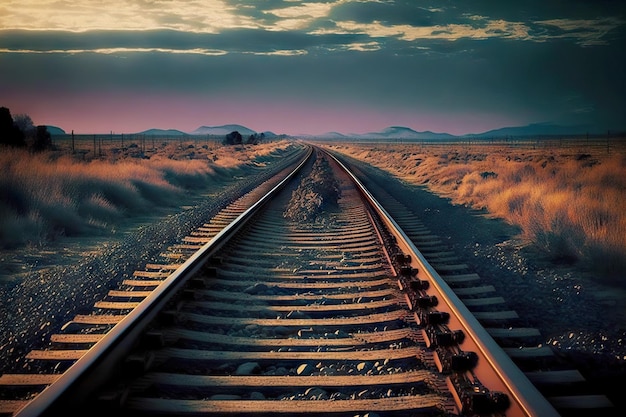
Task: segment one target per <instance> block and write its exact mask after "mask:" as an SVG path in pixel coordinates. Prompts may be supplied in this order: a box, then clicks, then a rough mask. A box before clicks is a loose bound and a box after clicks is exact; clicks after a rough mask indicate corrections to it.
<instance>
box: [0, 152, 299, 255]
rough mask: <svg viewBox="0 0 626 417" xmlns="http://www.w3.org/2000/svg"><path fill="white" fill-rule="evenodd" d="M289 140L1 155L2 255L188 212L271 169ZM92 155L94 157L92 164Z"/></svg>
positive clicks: (0, 214)
mask: <svg viewBox="0 0 626 417" xmlns="http://www.w3.org/2000/svg"><path fill="white" fill-rule="evenodd" d="M288 146H291V145H290V143H289V142H286V141H275V142H267V143H261V144H258V145H240V146H238V147H234V146H223V145H220V144H218V143H217V142H211V143H210V144H209V143H207V142H205V141H193V140H187V141H184V142H183V141H179V140H176V141H164V142H162V143H161V144H160V145H155V146H154V147H150V148H149V149H146V147H145V145H144V146H139V145H137V144H133V143H128V142H127V146H126V147H118V146H110V147H107V146H105V147H104V148H102V145H100V147H99V149H98V154H97V156H96V155H95V154H91V155H86V153H85V152H71V151H69V150H67V149H62V148H61V149H62V150H59V147H57V150H56V151H49V152H42V153H30V152H28V151H27V150H20V149H11V148H2V149H0V249H15V248H19V247H24V246H35V247H37V246H43V245H45V244H46V242H49V241H53V240H56V239H58V238H60V237H63V236H90V235H97V234H106V233H109V232H111V231H112V230H115V228H116V227H118V226H119V223H120V222H121V221H123V220H124V219H129V218H136V217H138V216H142V215H148V214H154V213H155V212H158V211H159V210H160V209H164V208H168V207H170V208H171V207H180V206H181V204H184V202H185V199H186V198H188V197H190V196H192V195H196V196H197V195H198V193H199V192H202V191H206V190H207V189H209V187H210V186H211V185H212V184H216V183H220V182H223V181H224V179H225V178H232V177H233V176H234V175H245V173H244V171H243V170H242V171H241V172H239V173H238V171H237V169H240V168H243V167H245V166H248V167H249V168H254V167H256V166H259V165H263V164H264V163H265V162H264V161H265V159H264V158H265V156H267V155H269V154H271V153H272V152H275V151H277V150H278V149H284V148H287V147H288ZM86 156H89V157H88V158H87V157H86Z"/></svg>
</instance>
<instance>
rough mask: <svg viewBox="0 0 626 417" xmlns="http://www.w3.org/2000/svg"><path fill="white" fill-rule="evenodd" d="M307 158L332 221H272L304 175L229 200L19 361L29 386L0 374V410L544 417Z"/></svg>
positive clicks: (430, 277)
mask: <svg viewBox="0 0 626 417" xmlns="http://www.w3.org/2000/svg"><path fill="white" fill-rule="evenodd" d="M316 158H317V159H325V160H328V161H329V165H328V166H329V167H330V168H331V169H332V172H333V173H334V176H335V178H336V179H337V181H338V183H339V185H340V189H341V198H340V199H339V200H338V202H337V207H336V208H334V209H332V210H331V209H328V210H327V211H326V212H324V213H323V214H320V218H319V221H316V222H308V223H307V222H298V221H292V220H288V219H286V218H285V216H284V213H285V207H286V205H287V204H288V202H289V201H290V199H292V198H293V197H292V191H293V190H294V189H295V188H296V187H297V186H298V184H299V182H300V177H301V176H304V177H306V176H308V175H309V174H310V172H311V170H313V169H315V168H312V165H313V162H312V161H308V162H306V163H303V164H301V165H299V166H298V168H297V169H295V170H294V171H293V173H292V174H290V176H289V177H287V178H285V180H283V181H282V182H280V184H278V185H276V186H275V187H274V188H272V191H270V192H269V193H267V194H266V193H265V191H260V190H256V191H255V192H253V193H252V194H250V195H247V196H244V197H243V198H242V199H241V200H239V201H236V202H234V203H233V204H231V206H229V207H227V208H226V209H224V210H223V211H222V212H221V213H220V214H218V215H217V216H216V217H215V218H213V219H212V220H211V221H209V222H208V223H207V224H206V225H204V226H203V227H201V228H199V229H198V230H197V231H196V232H194V233H192V234H191V235H190V236H188V237H187V238H185V239H184V241H183V242H182V243H181V244H179V245H176V246H175V247H173V248H172V251H171V252H169V253H166V254H164V260H166V261H165V262H163V263H161V264H152V265H147V266H146V270H145V271H137V272H136V273H135V276H134V277H133V278H132V279H128V280H126V281H124V282H123V283H122V286H121V287H120V288H119V289H117V290H113V291H111V292H110V293H109V295H108V296H107V299H105V300H102V301H101V302H99V303H96V304H95V305H94V311H93V313H92V314H89V315H81V316H76V317H75V318H74V319H73V320H72V321H70V322H69V323H67V325H66V326H64V327H63V329H61V331H60V332H59V333H58V334H56V335H53V336H52V338H51V345H50V347H49V348H48V349H45V350H36V351H33V352H31V353H30V354H29V356H28V360H29V361H32V362H37V363H42V365H41V366H38V367H37V369H39V370H40V372H39V373H36V374H35V373H33V374H21V375H20V374H10V375H2V376H0V385H2V391H1V392H2V399H3V401H2V402H0V407H2V408H1V410H2V411H4V412H5V413H7V414H13V413H14V414H15V415H17V416H34V415H44V416H48V415H49V416H56V415H87V414H89V413H95V412H96V411H94V410H100V411H102V410H106V411H107V412H109V413H116V414H118V415H141V414H165V415H167V414H170V415H198V414H207V415H209V414H210V415H224V414H240V415H269V414H275V413H281V414H287V415H293V414H318V415H328V414H332V415H347V416H348V415H349V416H354V415H355V414H366V413H372V414H370V415H373V414H374V413H376V414H378V415H437V416H438V415H474V414H481V415H507V416H530V415H541V416H551V415H558V413H557V412H556V411H555V409H554V407H553V406H552V405H551V404H550V403H549V402H548V401H547V400H546V398H545V397H544V396H543V395H542V394H541V393H540V392H539V391H538V390H537V389H536V388H535V386H534V385H533V384H532V383H531V382H530V381H529V380H528V377H527V376H526V375H525V374H524V373H523V372H522V371H521V370H520V368H519V367H518V366H517V365H515V364H514V363H513V362H512V361H511V359H510V357H509V356H508V355H507V354H506V353H505V352H504V350H503V349H502V348H501V347H500V346H498V345H497V344H496V343H495V342H494V340H493V338H492V336H491V335H490V334H489V333H488V332H487V331H486V330H485V328H484V327H483V326H482V325H481V324H480V323H479V322H478V321H477V319H476V317H475V314H476V312H475V313H474V314H472V313H471V312H470V311H469V310H468V309H467V307H466V306H465V304H463V302H461V300H460V299H459V298H458V296H457V294H455V293H454V292H453V291H451V290H450V288H449V286H448V284H447V283H446V282H445V281H444V280H443V279H442V278H441V276H440V275H439V273H438V272H437V271H435V270H434V269H433V268H432V267H431V266H430V264H429V263H428V262H427V261H426V260H425V258H424V257H423V255H422V254H421V253H420V252H419V251H417V249H416V248H415V245H414V244H413V243H412V242H411V240H410V239H409V238H407V236H406V235H405V234H404V233H403V232H402V231H401V230H400V229H399V227H398V226H397V223H396V222H395V221H394V220H393V219H391V218H390V217H388V216H386V214H385V210H384V209H383V208H382V206H380V204H378V203H377V201H376V200H375V199H374V198H373V196H372V195H371V194H370V193H369V192H368V191H367V190H364V188H363V187H362V186H361V185H360V183H359V182H358V180H356V178H355V177H353V176H352V175H351V174H349V173H347V172H346V171H344V169H343V168H342V167H341V166H340V165H339V164H338V163H337V162H336V161H335V160H333V159H331V158H330V157H329V156H328V155H326V154H324V153H322V152H321V151H319V150H317V151H316V152H314V153H313V154H312V157H311V159H316ZM272 185H273V184H272ZM413 232H415V233H421V231H420V230H417V229H416V230H413ZM422 236H427V235H422ZM428 241H429V239H428V238H425V240H424V242H428ZM425 246H429V245H428V244H427V243H425ZM436 246H437V244H436V243H433V244H432V245H430V247H431V248H433V247H436ZM439 252H441V251H440V250H439ZM438 256H439V259H440V261H441V262H440V264H441V265H440V266H443V268H440V269H443V270H445V269H446V268H445V266H446V263H445V262H446V261H445V259H446V257H447V256H449V255H446V254H441V253H440V254H439V255H438ZM447 265H448V266H449V268H451V269H455V268H456V267H453V266H451V265H454V264H452V263H448V264H447ZM468 276H469V275H468V274H457V280H458V281H459V282H460V281H463V280H466V279H467V277H468ZM463 277H465V278H463ZM452 281H454V280H452ZM468 281H471V279H469V280H468ZM463 288H464V289H463V291H461V293H463V292H465V294H466V295H467V296H468V297H470V298H471V297H472V296H473V295H475V294H482V293H484V292H488V291H486V290H485V289H484V288H480V286H472V285H466V286H464V287H463ZM478 299H480V298H478ZM470 304H471V303H470ZM43 387H46V388H45V389H43V390H42V388H43Z"/></svg>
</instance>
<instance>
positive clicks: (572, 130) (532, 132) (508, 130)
mask: <svg viewBox="0 0 626 417" xmlns="http://www.w3.org/2000/svg"><path fill="white" fill-rule="evenodd" d="M235 130H236V131H238V132H239V133H241V135H242V136H243V137H247V136H250V135H253V134H257V133H261V132H256V131H254V130H252V129H250V128H248V127H245V126H242V125H239V124H227V125H220V126H200V127H198V128H197V129H195V130H193V131H191V132H183V131H180V130H175V129H148V130H144V131H143V132H138V134H143V135H156V136H185V135H210V136H225V135H227V134H228V133H230V132H233V131H235ZM262 133H263V134H264V135H265V136H266V137H276V136H277V135H276V134H275V133H273V132H269V131H266V132H262ZM587 133H588V134H594V135H598V134H605V133H606V131H601V130H599V129H597V128H593V127H592V126H586V125H578V126H565V125H558V124H553V123H533V124H529V125H526V126H513V127H503V128H499V129H493V130H489V131H486V132H482V133H471V134H465V135H456V136H455V135H451V134H449V133H437V132H431V131H423V132H418V131H415V130H413V129H411V128H409V127H404V126H390V127H387V128H385V129H383V130H381V131H379V132H368V133H342V132H327V133H323V134H319V135H308V134H303V135H292V136H296V137H302V138H310V139H312V138H317V139H327V140H333V139H336V140H342V139H353V140H354V139H357V140H358V139H363V140H377V139H378V140H386V139H406V140H446V139H448V140H449V139H459V138H478V137H482V138H495V137H499V138H503V137H527V136H534V137H538V136H556V135H560V136H564V135H584V134H587Z"/></svg>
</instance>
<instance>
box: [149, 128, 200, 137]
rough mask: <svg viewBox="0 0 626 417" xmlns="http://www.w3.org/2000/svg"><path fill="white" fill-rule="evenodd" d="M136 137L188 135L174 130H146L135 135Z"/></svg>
mask: <svg viewBox="0 0 626 417" xmlns="http://www.w3.org/2000/svg"><path fill="white" fill-rule="evenodd" d="M137 134H138V135H147V136H187V135H188V133H185V132H181V131H180V130H176V129H148V130H144V131H143V132H139V133H137Z"/></svg>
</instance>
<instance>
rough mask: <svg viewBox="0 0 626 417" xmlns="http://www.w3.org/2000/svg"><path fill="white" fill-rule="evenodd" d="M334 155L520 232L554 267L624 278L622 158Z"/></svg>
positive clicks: (405, 152) (372, 150)
mask: <svg viewBox="0 0 626 417" xmlns="http://www.w3.org/2000/svg"><path fill="white" fill-rule="evenodd" d="M335 149H337V150H338V151H340V152H342V153H345V154H347V155H350V156H352V157H355V158H357V159H359V160H362V161H365V162H368V163H371V164H372V165H375V166H377V167H379V168H382V169H384V170H387V171H389V172H391V173H393V174H395V175H397V176H398V177H400V178H402V179H404V180H406V181H408V182H410V183H413V184H421V185H426V186H427V187H428V188H429V189H430V190H431V191H433V192H434V193H436V194H438V195H442V196H445V197H448V198H450V199H451V200H452V202H453V203H455V204H463V205H467V206H471V207H473V208H477V209H483V208H484V209H486V210H487V211H488V212H489V213H490V214H491V215H493V216H496V217H499V218H502V219H505V220H506V221H507V222H509V223H511V224H515V225H518V226H519V227H520V228H521V229H522V238H524V239H526V240H529V241H532V242H533V243H535V244H536V245H538V247H539V248H541V249H542V250H543V251H544V252H545V253H546V254H547V255H548V256H549V257H550V258H552V259H553V260H554V261H558V262H568V263H577V264H578V265H580V266H583V267H585V268H588V269H591V270H593V271H596V272H598V273H601V274H602V277H603V278H605V279H612V280H613V279H615V278H618V277H623V276H624V274H623V270H624V268H625V267H626V210H624V207H625V203H626V176H625V175H624V173H626V155H624V153H623V152H621V153H616V152H613V154H611V155H608V154H606V153H604V154H602V153H595V154H594V155H591V154H589V153H585V152H582V151H580V152H579V151H568V150H567V149H557V150H546V149H544V150H532V149H519V148H513V147H499V148H491V147H489V146H487V145H485V146H482V147H481V146H475V147H473V148H472V149H470V150H467V149H463V147H462V146H461V145H458V146H456V145H448V146H446V147H444V146H432V147H429V146H420V145H400V144H396V145H379V144H378V145H349V146H336V147H335Z"/></svg>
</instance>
